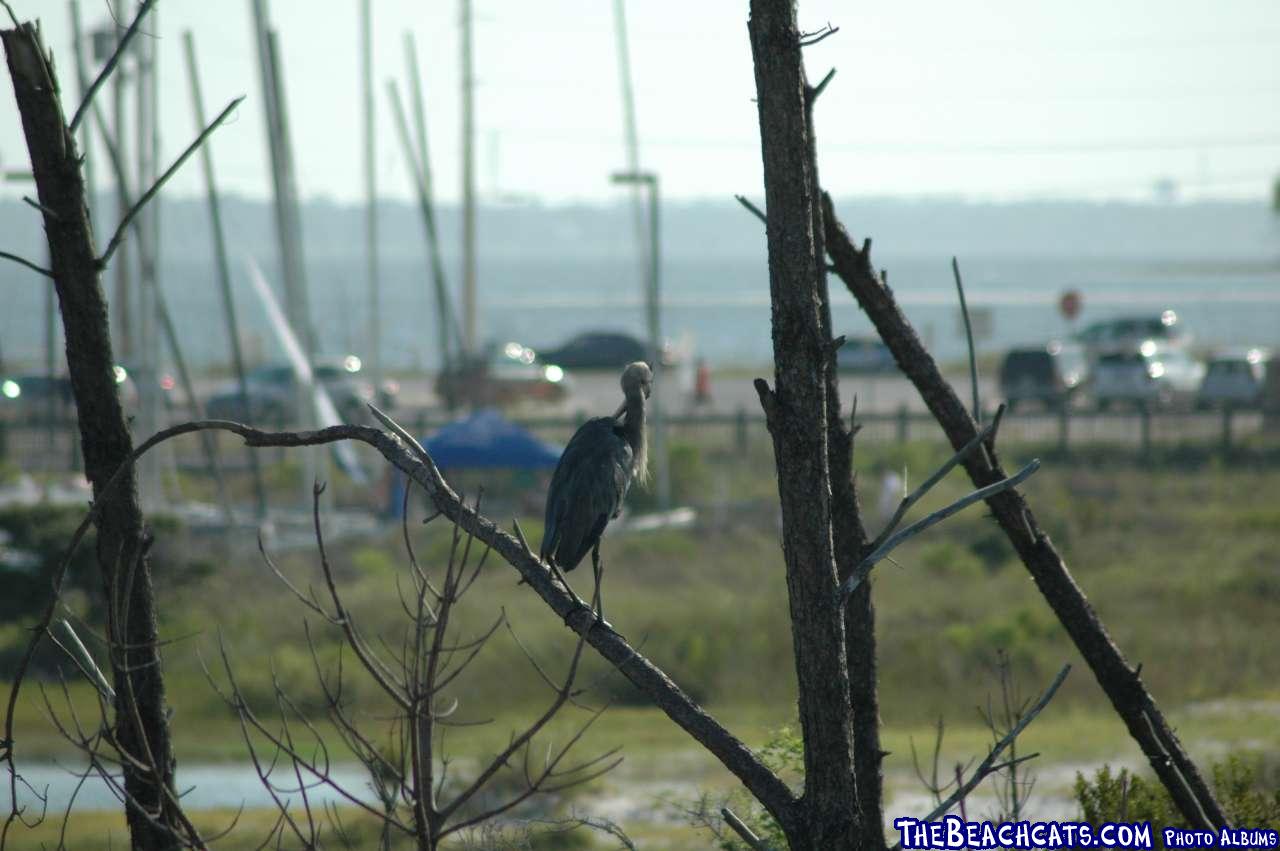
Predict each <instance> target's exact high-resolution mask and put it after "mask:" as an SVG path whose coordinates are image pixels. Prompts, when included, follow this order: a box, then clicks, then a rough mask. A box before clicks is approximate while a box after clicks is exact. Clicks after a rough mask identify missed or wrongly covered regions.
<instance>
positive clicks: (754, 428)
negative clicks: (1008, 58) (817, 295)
mask: <svg viewBox="0 0 1280 851" xmlns="http://www.w3.org/2000/svg"><path fill="white" fill-rule="evenodd" d="M395 413H396V418H397V419H398V420H399V421H400V422H401V423H402V424H403V425H404V426H405V427H406V428H408V429H409V430H410V431H411V432H412V433H414V434H417V435H429V434H430V433H431V432H432V431H433V430H434V429H436V428H438V427H439V426H441V425H443V424H444V423H445V422H447V421H448V418H447V417H446V416H445V415H444V414H443V413H442V412H440V411H428V410H400V411H396V412H395ZM585 419H586V416H585V414H583V415H578V416H567V417H566V416H558V417H536V418H522V417H514V418H513V420H514V421H515V422H516V423H518V424H520V425H522V426H525V427H526V428H528V429H530V430H531V431H533V432H534V433H535V434H537V435H538V436H540V437H542V438H544V439H546V440H550V441H554V442H559V443H563V442H565V441H567V440H568V438H569V436H570V435H571V434H572V433H573V430H574V429H575V428H577V427H578V426H579V425H580V424H581V423H582V422H583V421H584V420H585ZM667 422H668V425H669V429H670V435H669V436H670V439H671V440H672V441H685V442H690V443H696V444H699V445H702V446H723V447H724V448H726V449H733V450H735V451H737V452H738V453H740V454H742V455H745V454H746V452H747V450H748V448H749V447H750V446H751V445H752V444H753V442H755V441H758V440H762V439H765V437H766V431H765V423H764V416H763V415H762V414H761V413H759V412H757V411H749V410H747V409H745V408H744V409H740V410H738V411H737V412H735V413H694V414H678V415H674V416H669V417H668V418H667ZM858 422H859V424H860V425H861V427H862V428H861V431H859V433H858V441H859V443H860V444H863V445H865V444H867V443H890V442H894V443H909V442H912V441H935V440H943V439H944V437H943V433H942V429H941V428H940V427H939V426H938V424H937V423H936V422H935V421H934V419H933V417H932V416H931V415H930V414H928V413H927V412H923V411H914V410H909V409H907V408H901V409H899V410H897V411H879V412H867V413H865V414H864V413H859V414H858ZM283 426H284V424H283V423H274V424H271V425H269V426H267V427H269V428H281V427H283ZM1261 435H1271V436H1274V437H1276V438H1280V412H1266V413H1263V412H1260V411H1257V410H1233V409H1225V410H1221V411H1182V410H1171V411H1145V410H1132V411H1107V412H1094V411H1089V412H1084V411H1072V410H1062V411H1045V412H1031V411H1025V412H1024V411H1019V412H1017V413H1013V414H1006V415H1005V417H1004V420H1003V422H1002V423H1001V426H1000V442H1001V444H1002V445H1006V446H1008V445H1015V444H1036V445H1039V446H1052V447H1056V448H1057V449H1059V450H1060V451H1063V452H1067V451H1070V450H1071V449H1074V448H1083V447H1090V446H1100V445H1105V446H1116V447H1127V448H1130V449H1132V450H1133V451H1134V452H1135V453H1143V454H1145V453H1150V452H1151V451H1152V450H1155V449H1159V448H1162V447H1176V446H1188V445H1195V446H1199V447H1200V448H1202V449H1218V450H1221V451H1223V452H1230V451H1231V450H1232V449H1234V448H1237V447H1239V446H1241V445H1242V444H1244V443H1246V442H1249V441H1255V440H1257V439H1259V436H1261ZM219 440H220V443H221V445H222V446H223V447H224V448H225V449H226V450H227V451H226V452H225V453H224V455H225V463H227V464H228V466H229V467H236V466H238V465H239V464H240V463H242V462H241V461H240V458H241V457H242V456H243V453H242V452H236V451H234V450H235V449H236V447H238V446H240V441H239V438H236V437H235V436H234V435H226V434H224V435H220V437H219ZM170 447H171V449H170V451H172V453H173V458H174V460H175V461H176V463H177V464H178V466H179V467H180V468H183V469H190V470H200V469H203V468H204V459H203V457H202V456H201V454H200V450H199V446H198V445H197V444H196V442H195V441H179V442H176V443H174V444H171V445H170ZM268 453H269V454H268V455H267V457H266V459H265V460H267V461H268V463H270V462H271V461H273V460H278V459H281V458H283V457H284V455H285V450H268ZM0 462H3V463H6V464H9V465H12V466H16V467H18V468H19V469H23V470H26V471H33V472H34V471H49V472H67V471H78V470H79V469H80V468H81V467H82V464H83V462H82V459H81V457H80V445H79V431H78V428H77V426H76V423H75V421H74V420H68V419H58V420H53V421H48V420H46V421H24V422H4V421H0Z"/></svg>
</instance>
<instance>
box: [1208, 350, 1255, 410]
mask: <svg viewBox="0 0 1280 851" xmlns="http://www.w3.org/2000/svg"><path fill="white" fill-rule="evenodd" d="M1267 360H1268V354H1267V352H1266V351H1264V350H1263V349H1246V350H1244V351H1238V352H1222V353H1219V354H1217V355H1215V356H1214V358H1213V359H1212V360H1210V361H1209V367H1208V369H1207V370H1206V371H1205V374H1204V380H1203V381H1201V382H1200V392H1199V394H1198V395H1197V396H1196V406H1197V407H1200V408H1226V407H1232V408H1251V407H1254V406H1255V405H1257V404H1258V403H1259V402H1260V401H1261V400H1262V388H1263V387H1264V386H1265V384H1266V380H1267Z"/></svg>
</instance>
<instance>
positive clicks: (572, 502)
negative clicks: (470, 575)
mask: <svg viewBox="0 0 1280 851" xmlns="http://www.w3.org/2000/svg"><path fill="white" fill-rule="evenodd" d="M652 388H653V372H652V370H650V369H649V366H648V364H645V363H643V362H642V361H636V362H635V363H632V364H628V365H627V368H626V369H624V370H623V371H622V395H623V402H622V405H620V406H619V407H618V410H617V412H616V413H615V414H614V415H613V416H611V417H596V418H594V419H590V420H587V421H586V422H585V423H583V424H582V426H581V427H580V428H579V429H578V430H577V431H576V432H574V435H573V437H572V438H571V439H570V440H569V445H568V446H566V447H565V448H564V454H563V455H561V456H560V462H559V463H558V464H556V471H555V473H553V474H552V476H551V487H550V488H548V489H547V514H546V524H545V529H546V531H545V533H544V535H543V537H542V552H541V557H542V559H543V561H545V562H547V563H548V564H549V565H550V566H551V569H552V571H553V572H554V573H555V574H556V576H557V577H558V578H559V579H560V581H561V582H563V583H564V585H565V587H566V588H568V587H569V583H568V582H567V581H566V580H565V577H564V574H563V573H561V571H562V570H563V571H569V570H573V569H574V568H575V567H577V566H578V562H580V561H582V559H583V557H584V556H586V554H587V552H588V551H589V552H590V553H591V566H592V569H593V571H594V573H595V581H596V599H597V600H598V601H599V611H598V612H597V617H599V618H600V619H602V620H603V619H604V602H603V598H602V597H601V596H600V575H601V567H600V535H601V534H602V533H603V532H604V527H605V526H607V525H608V524H609V521H610V520H612V519H614V518H615V517H617V516H618V514H619V513H621V511H622V503H623V500H625V499H626V497H627V490H628V489H629V488H630V487H631V483H632V482H633V481H634V480H636V479H644V478H645V475H646V473H647V470H648V461H649V454H648V448H647V446H646V443H645V433H644V418H645V410H644V408H645V399H647V398H649V393H650V392H651V391H652Z"/></svg>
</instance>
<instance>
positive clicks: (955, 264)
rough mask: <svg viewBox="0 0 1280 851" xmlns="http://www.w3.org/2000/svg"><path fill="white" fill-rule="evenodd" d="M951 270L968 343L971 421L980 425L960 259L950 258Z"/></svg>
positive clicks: (975, 364) (975, 359)
mask: <svg viewBox="0 0 1280 851" xmlns="http://www.w3.org/2000/svg"><path fill="white" fill-rule="evenodd" d="M951 271H952V273H953V274H954V275H955V278H956V293H957V294H958V295H959V296H960V315H961V316H962V317H963V318H964V336H965V340H966V342H967V343H968V344H969V383H970V385H971V386H972V387H973V421H974V422H975V423H977V424H978V425H982V405H981V404H980V403H979V401H978V356H977V354H976V353H975V352H974V348H973V325H972V324H971V323H970V322H969V306H968V305H967V304H965V300H964V283H963V282H962V281H961V280H960V261H958V260H956V258H954V257H952V258H951Z"/></svg>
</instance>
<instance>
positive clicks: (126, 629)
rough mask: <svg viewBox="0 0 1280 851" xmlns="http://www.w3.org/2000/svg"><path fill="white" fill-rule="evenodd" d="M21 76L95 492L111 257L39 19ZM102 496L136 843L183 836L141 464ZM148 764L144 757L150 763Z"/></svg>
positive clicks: (16, 55) (107, 423)
mask: <svg viewBox="0 0 1280 851" xmlns="http://www.w3.org/2000/svg"><path fill="white" fill-rule="evenodd" d="M0 38H2V39H3V43H4V49H5V55H6V58H7V60H8V65H9V73H10V76H11V77H12V78H13V87H14V93H15V95H16V98H17V103H18V110H19V112H20V113H21V115H22V127H23V132H24V133H25V135H26V140H27V148H28V150H29V152H30V156H31V166H32V169H33V171H34V173H35V180H36V188H37V192H38V194H39V200H40V204H41V206H42V208H43V215H44V226H45V233H46V235H47V238H48V243H49V255H50V257H51V271H52V276H53V284H54V286H55V288H56V290H57V294H58V303H59V308H60V310H61V314H62V322H63V327H64V329H65V331H66V354H67V367H68V370H69V372H70V376H71V384H72V388H73V391H74V393H75V399H76V409H77V414H78V417H79V425H80V438H81V446H82V447H83V452H84V462H85V472H86V474H87V475H88V477H89V480H90V482H92V483H93V489H94V497H95V499H97V498H98V495H99V493H100V492H101V490H102V488H103V487H104V486H105V485H106V483H107V481H108V480H109V479H110V478H111V476H112V474H114V473H115V472H116V470H117V469H118V468H119V467H120V466H121V465H122V464H123V463H124V462H125V461H127V460H128V459H129V457H130V453H131V452H132V450H133V441H132V438H131V436H130V434H129V428H128V425H127V424H126V422H125V417H124V411H123V410H122V409H121V406H120V399H119V396H118V394H117V392H116V382H115V376H114V374H113V371H112V367H113V364H114V362H115V361H114V358H113V356H112V351H111V338H110V334H109V331H108V325H107V304H106V299H105V297H104V296H103V292H102V287H101V284H100V281H99V277H98V276H99V273H100V272H101V264H100V263H99V260H98V257H97V254H96V252H95V250H94V243H93V233H92V230H91V227H90V223H89V217H88V210H87V208H86V203H85V194H84V181H83V178H82V175H81V171H80V165H81V162H80V155H79V153H78V152H77V150H76V144H75V139H74V137H73V135H72V133H71V132H70V131H69V130H68V129H67V122H66V120H65V118H64V117H63V113H62V106H61V103H60V102H59V97H58V84H57V80H56V78H55V76H54V73H53V67H52V62H51V61H50V60H49V59H48V55H47V54H46V52H45V49H44V47H43V45H42V44H41V42H40V36H39V31H38V30H37V29H36V27H34V26H33V25H31V24H23V25H21V26H20V27H19V28H17V29H12V30H5V31H3V32H2V33H0ZM123 475H124V476H125V477H126V479H125V480H124V481H122V482H120V483H118V484H117V486H116V488H115V490H114V491H113V492H112V493H111V494H110V495H109V497H107V502H106V503H105V504H104V505H103V506H102V507H101V514H100V516H99V520H98V523H97V532H98V551H97V556H98V565H99V568H100V569H101V572H102V582H103V588H104V591H105V593H106V597H107V600H108V603H109V605H108V607H107V608H108V611H109V615H108V619H109V625H108V635H109V637H110V638H111V640H112V643H113V645H114V649H113V652H112V654H111V655H112V663H113V667H114V674H115V690H116V695H117V697H116V727H115V731H114V733H115V736H116V737H117V740H118V744H119V746H120V749H121V750H122V751H124V752H126V753H128V754H130V755H131V756H132V757H133V758H134V759H136V760H137V761H138V763H137V764H132V763H130V762H129V761H127V760H126V761H125V763H124V768H123V770H124V774H125V789H126V791H127V792H128V794H129V797H130V798H131V801H130V802H129V806H128V807H127V813H128V821H129V829H130V833H131V835H132V837H133V847H134V848H145V849H153V848H169V847H173V846H174V845H175V842H174V839H173V831H172V830H171V829H170V828H171V826H172V825H173V822H172V820H171V806H170V805H171V802H172V801H174V800H176V798H174V797H173V768H174V762H173V753H172V749H171V746H170V741H169V727H168V720H167V718H166V715H165V695H164V681H163V679H162V675H161V669H160V657H159V651H158V649H157V647H156V616H155V607H154V601H153V597H152V590H151V571H150V567H149V565H148V562H147V552H146V551H147V533H146V531H145V529H144V526H143V520H142V511H141V509H140V508H139V506H138V492H137V483H136V480H135V478H134V473H133V469H132V467H130V468H129V469H128V470H126V471H125V472H124V473H123ZM142 766H146V768H143V767H142Z"/></svg>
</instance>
